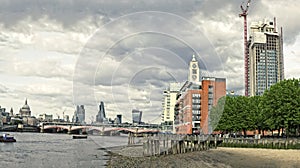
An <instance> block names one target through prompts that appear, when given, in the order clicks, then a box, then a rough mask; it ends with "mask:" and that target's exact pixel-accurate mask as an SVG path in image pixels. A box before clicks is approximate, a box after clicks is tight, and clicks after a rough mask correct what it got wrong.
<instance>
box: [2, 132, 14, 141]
mask: <svg viewBox="0 0 300 168" xmlns="http://www.w3.org/2000/svg"><path fill="white" fill-rule="evenodd" d="M0 142H4V143H5V142H16V139H15V138H14V137H12V136H7V135H5V134H4V135H3V136H0Z"/></svg>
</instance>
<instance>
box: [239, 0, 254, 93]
mask: <svg viewBox="0 0 300 168" xmlns="http://www.w3.org/2000/svg"><path fill="white" fill-rule="evenodd" d="M250 2H251V0H248V2H247V5H246V8H244V7H243V4H244V2H243V3H242V4H241V10H242V13H241V14H239V17H244V64H245V96H248V92H249V66H248V62H249V57H248V51H249V50H248V42H247V41H248V40H247V15H248V9H249V6H250Z"/></svg>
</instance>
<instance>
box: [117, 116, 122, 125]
mask: <svg viewBox="0 0 300 168" xmlns="http://www.w3.org/2000/svg"><path fill="white" fill-rule="evenodd" d="M116 123H117V124H122V114H118V115H117V117H116Z"/></svg>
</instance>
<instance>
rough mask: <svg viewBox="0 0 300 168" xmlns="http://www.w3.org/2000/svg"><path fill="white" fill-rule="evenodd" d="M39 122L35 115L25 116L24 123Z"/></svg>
mask: <svg viewBox="0 0 300 168" xmlns="http://www.w3.org/2000/svg"><path fill="white" fill-rule="evenodd" d="M37 123H38V120H37V119H36V118H35V117H33V116H26V117H23V124H24V125H28V126H36V125H37Z"/></svg>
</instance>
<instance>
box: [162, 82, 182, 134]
mask: <svg viewBox="0 0 300 168" xmlns="http://www.w3.org/2000/svg"><path fill="white" fill-rule="evenodd" d="M180 88H181V83H175V82H174V83H170V84H169V87H168V88H167V89H166V90H164V93H163V103H162V106H163V111H162V115H161V117H162V118H161V120H162V129H163V130H173V122H174V107H175V103H176V96H177V94H178V92H179V90H180Z"/></svg>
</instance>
